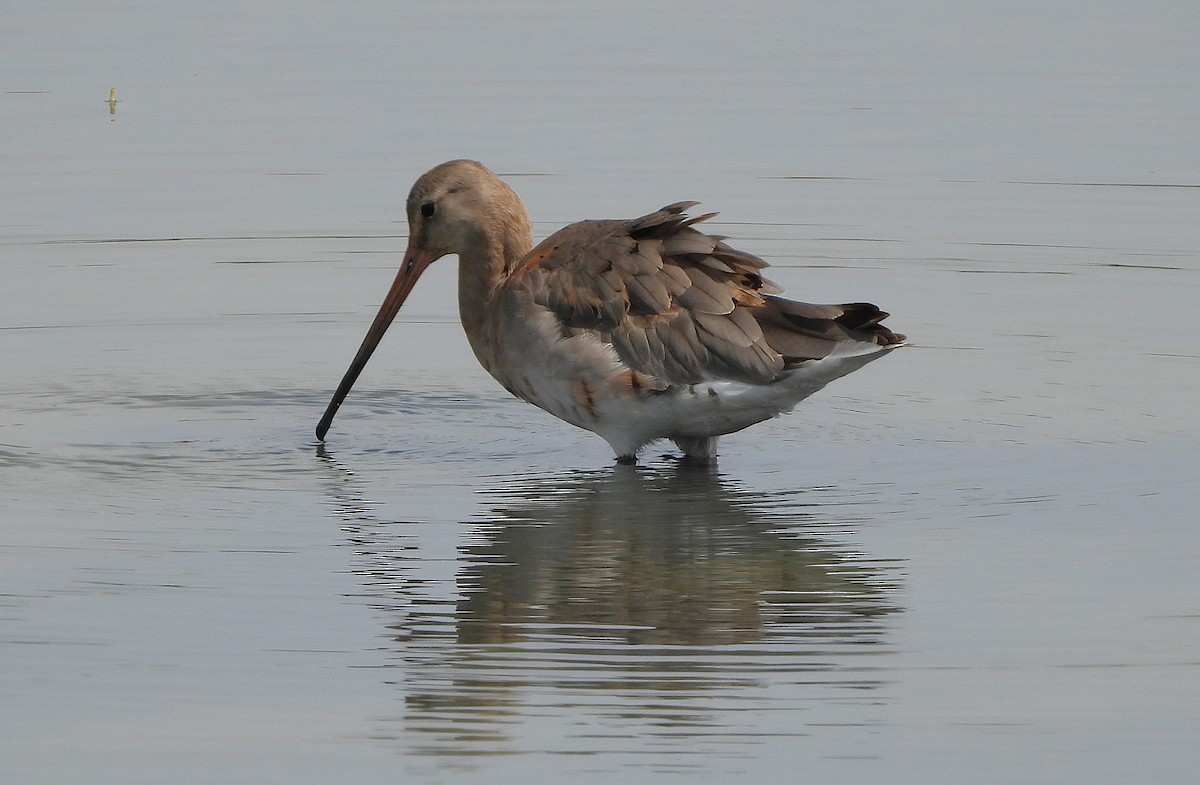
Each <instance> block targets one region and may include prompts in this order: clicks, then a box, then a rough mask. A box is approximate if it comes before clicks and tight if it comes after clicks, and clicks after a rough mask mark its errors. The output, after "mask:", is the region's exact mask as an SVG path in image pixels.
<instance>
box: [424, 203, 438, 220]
mask: <svg viewBox="0 0 1200 785" xmlns="http://www.w3.org/2000/svg"><path fill="white" fill-rule="evenodd" d="M435 212H437V205H436V204H434V203H433V202H426V203H425V204H423V205H421V215H423V216H425V217H426V218H432V217H433V214H434V213H435Z"/></svg>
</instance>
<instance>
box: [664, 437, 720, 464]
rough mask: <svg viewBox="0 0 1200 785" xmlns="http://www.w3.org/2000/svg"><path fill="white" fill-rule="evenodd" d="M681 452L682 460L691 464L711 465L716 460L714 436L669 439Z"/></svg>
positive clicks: (715, 439)
mask: <svg viewBox="0 0 1200 785" xmlns="http://www.w3.org/2000/svg"><path fill="white" fill-rule="evenodd" d="M671 441H673V442H675V446H676V447H678V448H679V449H680V450H682V451H683V459H684V460H685V461H688V462H691V463H713V462H715V461H716V460H717V437H716V436H676V437H673V438H672V439H671Z"/></svg>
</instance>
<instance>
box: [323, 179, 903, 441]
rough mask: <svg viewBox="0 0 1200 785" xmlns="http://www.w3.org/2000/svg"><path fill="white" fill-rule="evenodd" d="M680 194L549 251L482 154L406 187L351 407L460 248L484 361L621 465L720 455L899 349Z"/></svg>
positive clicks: (466, 308) (461, 305)
mask: <svg viewBox="0 0 1200 785" xmlns="http://www.w3.org/2000/svg"><path fill="white" fill-rule="evenodd" d="M695 205H696V202H679V203H676V204H672V205H668V206H666V207H664V208H662V209H661V210H658V211H657V212H653V213H650V214H649V215H643V216H642V217H641V218H634V219H632V220H608V221H581V222H579V223H575V224H571V225H570V226H567V227H565V228H564V229H561V230H559V231H558V232H556V233H554V234H552V235H551V236H550V237H548V238H546V239H545V240H544V241H542V243H541V244H539V245H537V246H536V247H535V246H534V244H533V230H532V227H531V225H530V222H529V215H528V213H527V212H526V211H525V206H524V205H523V204H522V203H521V200H520V198H519V197H518V196H517V195H516V193H515V192H513V190H512V189H511V188H509V187H508V185H507V184H505V182H504V181H503V180H501V179H500V178H499V177H497V176H496V175H495V174H493V173H492V172H490V171H489V170H488V169H486V168H485V167H484V166H483V165H482V164H479V163H477V162H475V161H465V160H460V161H449V162H447V163H444V164H441V165H440V166H437V167H434V168H433V169H431V170H430V171H429V172H427V173H425V174H424V175H422V176H421V178H420V179H419V180H417V182H416V184H415V185H413V188H412V192H411V193H409V195H408V205H407V208H408V225H409V241H408V249H407V250H406V251H405V252H404V260H403V262H402V264H401V266H400V272H399V273H398V274H397V275H396V280H395V282H394V283H393V284H392V288H391V290H390V291H389V292H388V294H387V297H386V298H385V299H384V301H383V306H382V307H381V308H380V310H379V314H378V315H377V316H376V317H375V321H374V323H372V325H371V327H370V329H369V330H368V331H367V335H366V338H365V339H364V340H363V342H362V346H361V347H360V348H359V350H358V354H357V355H356V356H355V358H354V360H353V362H352V363H351V364H350V368H349V370H347V371H346V375H345V376H344V377H343V379H342V382H341V384H340V385H339V386H338V388H337V391H336V392H335V393H334V395H333V399H332V400H331V401H330V402H329V407H328V408H327V409H326V410H325V415H324V416H323V417H322V418H321V421H320V423H319V424H318V425H317V438H318V439H320V440H322V441H324V439H325V434H326V432H327V431H328V430H329V425H330V423H331V422H332V420H333V416H334V414H336V413H337V410H338V407H339V406H340V405H341V403H342V401H343V400H344V399H345V397H346V394H347V393H349V392H350V388H351V387H352V386H353V385H354V381H355V379H357V378H358V375H359V373H360V372H361V371H362V369H363V367H364V366H365V365H366V363H367V360H368V359H369V358H370V356H371V353H372V352H373V351H374V350H375V347H376V346H377V345H378V344H379V339H380V338H382V337H383V333H384V331H385V330H387V328H388V325H389V324H391V322H392V320H393V319H394V318H395V316H396V313H397V312H398V311H399V310H400V306H401V305H403V304H404V300H405V298H407V297H408V294H409V292H410V291H412V288H413V285H414V284H416V282H417V278H419V277H420V276H421V273H422V272H424V271H425V269H426V268H427V267H428V266H429V265H430V264H431V263H433V262H434V261H436V260H437V259H439V258H441V257H443V256H446V255H447V254H457V255H458V259H459V263H458V310H459V315H460V316H461V318H462V324H463V328H464V329H465V330H466V334H467V339H468V340H469V341H470V344H471V348H472V350H474V352H475V356H476V357H477V358H479V362H480V363H481V364H482V365H483V367H484V368H485V369H486V370H487V371H488V373H490V374H491V375H492V376H494V377H495V378H496V380H497V381H498V382H500V384H502V385H504V387H505V389H507V390H508V391H509V392H511V393H512V394H513V395H515V396H517V397H518V398H521V399H523V400H526V401H528V402H530V403H532V404H534V405H535V406H538V407H540V408H542V409H545V410H546V411H548V412H550V413H551V414H553V415H555V416H556V417H559V418H561V419H563V420H566V421H567V422H569V423H571V424H572V425H577V426H579V427H580V428H585V429H587V430H589V431H592V432H594V433H596V434H599V435H600V436H602V437H603V438H604V439H605V440H606V441H607V442H608V443H609V445H610V446H611V447H612V449H613V451H614V452H615V453H616V455H617V460H618V461H620V462H622V463H633V462H634V461H635V460H636V456H637V452H638V450H639V449H641V448H642V447H644V446H645V445H647V444H649V443H650V442H653V441H655V440H658V439H671V440H673V441H674V442H675V444H676V445H677V446H678V447H679V449H680V450H682V451H683V454H684V457H685V458H686V459H690V460H695V461H699V462H708V461H711V460H712V459H713V458H714V457H715V456H716V446H717V438H718V437H719V436H721V435H722V434H727V433H733V432H734V431H740V430H742V429H743V428H746V427H747V426H750V425H753V424H754V423H757V422H761V421H763V420H767V419H770V418H771V417H775V416H776V415H779V414H782V413H784V412H788V411H791V409H792V408H793V407H794V406H795V405H796V404H797V403H798V402H799V401H801V400H802V399H804V398H806V397H808V396H809V395H811V394H813V393H814V392H816V391H817V390H820V389H821V388H822V387H824V386H825V385H826V384H828V383H829V382H830V381H832V380H834V379H836V378H838V377H839V376H845V375H846V374H848V373H850V372H851V371H854V370H857V369H858V368H861V367H862V366H863V365H866V364H867V363H868V362H870V361H871V360H874V359H876V358H877V357H881V356H882V355H884V354H886V353H887V352H889V351H891V350H892V349H895V348H896V347H898V346H901V345H903V343H904V341H905V338H904V336H903V335H899V334H897V333H894V332H892V331H891V330H889V329H887V328H886V327H884V326H882V325H881V324H880V322H881V321H882V320H883V319H884V318H885V317H886V316H887V314H886V313H884V312H882V311H880V310H879V309H878V308H876V307H875V306H874V305H871V304H869V303H848V304H843V305H812V304H809V303H802V302H796V301H794V300H787V299H784V298H782V297H780V296H779V295H780V294H782V293H783V290H782V289H780V288H779V287H778V286H776V285H775V284H773V283H771V282H770V281H768V280H767V279H765V278H763V276H762V274H761V271H762V269H763V268H765V267H766V266H767V263H766V262H764V261H763V260H761V259H759V258H758V257H756V256H752V255H751V254H748V253H744V252H742V251H738V250H735V249H733V248H731V247H729V246H728V245H726V244H725V242H724V240H725V238H724V237H720V236H714V235H708V234H704V233H702V232H700V231H698V230H697V229H695V228H694V226H695V224H697V223H699V222H701V221H703V220H705V219H707V218H711V217H712V216H713V215H715V213H710V214H707V215H701V216H698V217H695V218H689V217H688V216H687V215H686V214H685V213H684V211H685V210H687V209H688V208H691V207H693V206H695Z"/></svg>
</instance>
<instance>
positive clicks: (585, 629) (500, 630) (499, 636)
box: [457, 463, 892, 646]
mask: <svg viewBox="0 0 1200 785" xmlns="http://www.w3.org/2000/svg"><path fill="white" fill-rule="evenodd" d="M485 494H486V495H487V496H490V497H492V498H494V499H497V500H498V503H497V504H496V505H495V506H494V507H493V508H492V509H491V510H490V511H489V513H488V514H486V515H485V516H484V518H483V521H482V524H483V525H482V527H481V529H480V531H479V533H478V537H477V539H476V541H475V542H473V543H470V544H468V545H466V546H465V547H464V548H463V549H462V561H463V567H462V569H461V571H460V574H459V580H458V585H459V590H460V591H461V592H462V599H460V600H459V602H458V606H457V617H458V628H457V631H458V637H459V640H460V642H463V643H489V644H495V643H513V642H517V641H521V640H524V639H527V638H529V637H530V636H542V635H545V634H547V633H556V634H562V635H570V636H579V637H599V638H605V639H609V640H621V641H624V642H626V643H630V644H644V643H652V644H663V645H690V646H708V645H721V644H730V643H744V642H747V641H755V640H761V639H764V638H765V637H768V636H771V635H778V634H780V633H783V632H784V631H785V628H786V630H787V632H788V634H796V635H801V636H809V635H812V634H813V633H814V632H818V631H819V632H820V634H821V635H827V634H828V633H829V629H828V625H837V626H838V627H839V631H838V634H839V635H840V636H865V638H873V637H874V636H876V635H877V634H878V632H879V628H878V626H877V625H874V624H872V620H873V619H875V618H876V617H878V616H879V615H881V614H884V613H887V612H888V611H890V610H892V608H891V606H890V605H889V604H888V602H887V600H886V594H887V592H886V587H885V586H884V585H882V584H881V583H880V582H879V581H878V580H876V577H877V576H872V575H871V569H872V568H871V566H870V565H865V564H862V563H860V562H858V561H856V560H854V559H851V558H849V557H848V554H844V553H839V552H838V549H837V547H836V546H831V545H827V544H822V542H821V540H820V539H819V538H817V537H814V536H812V535H811V534H806V532H809V531H811V530H813V529H819V526H820V523H819V520H818V518H817V515H816V514H815V513H814V512H813V510H815V509H816V507H815V506H807V505H805V504H804V503H803V501H802V495H796V494H788V495H781V496H778V497H776V498H774V499H772V498H764V497H762V496H759V495H757V494H752V493H749V492H747V491H745V490H742V489H740V488H738V487H737V486H736V485H734V484H731V483H728V482H723V481H721V479H720V478H719V476H718V475H717V474H716V473H715V472H714V471H712V470H711V469H706V468H703V467H697V466H692V465H688V464H685V463H679V464H675V465H672V466H670V467H669V468H667V469H666V470H664V471H644V470H643V471H639V470H638V469H635V468H632V467H622V466H618V467H614V468H613V469H612V470H610V471H602V472H592V471H589V472H577V473H572V474H567V475H552V476H548V477H520V478H517V479H515V480H508V481H505V482H503V483H501V484H499V485H498V486H497V487H495V488H492V489H490V490H488V491H485ZM806 626H807V627H808V629H805V627H806Z"/></svg>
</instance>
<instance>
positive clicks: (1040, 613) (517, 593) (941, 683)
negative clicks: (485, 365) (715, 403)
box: [0, 2, 1200, 785]
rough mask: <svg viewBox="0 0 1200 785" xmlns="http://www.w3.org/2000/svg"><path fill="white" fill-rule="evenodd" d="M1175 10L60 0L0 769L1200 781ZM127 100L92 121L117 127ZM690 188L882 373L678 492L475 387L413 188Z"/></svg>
mask: <svg viewBox="0 0 1200 785" xmlns="http://www.w3.org/2000/svg"><path fill="white" fill-rule="evenodd" d="M1196 40H1200V10H1198V9H1197V7H1196V6H1195V4H1193V3H1189V2H1162V3H1126V2H1102V3H1083V2H1074V3H1072V2H1062V3H1024V2H1016V3H1005V4H995V5H982V4H970V5H968V4H958V3H940V2H918V3H890V2H884V3H872V4H828V3H756V4H753V5H746V6H744V7H743V6H737V7H735V6H731V5H729V4H728V3H709V2H693V3H688V4H684V5H678V4H671V5H666V4H664V5H651V4H644V3H607V4H585V3H576V2H567V3H560V4H556V5H553V6H551V5H547V4H544V3H504V2H502V3H474V2H452V3H430V4H418V3H360V4H354V5H351V6H334V5H333V4H318V3H309V2H301V3H253V4H241V3H227V2H214V3H207V4H203V5H200V4H195V5H184V4H156V3H112V4H83V3H51V4H42V5H29V6H18V5H16V4H12V5H10V6H9V7H7V8H6V10H5V12H4V24H3V26H2V27H0V134H2V135H3V136H2V139H3V141H2V142H0V205H2V206H3V211H2V213H0V306H2V307H0V358H2V360H3V374H2V377H0V406H2V407H3V412H4V416H3V417H2V418H0V761H2V763H0V767H2V768H3V770H4V776H3V779H4V780H5V781H6V782H13V783H62V782H88V783H106V782H112V783H122V785H129V783H156V784H161V783H188V782H204V783H210V782H220V781H224V782H248V781H253V782H259V783H273V782H281V783H282V782H287V783H307V782H314V783H315V782H322V783H325V782H364V781H369V780H370V781H400V782H422V783H425V782H429V783H441V782H444V783H471V782H488V783H512V782H520V783H525V782H528V781H530V780H531V779H533V780H534V781H565V780H568V779H569V780H571V781H574V782H596V783H608V782H613V781H617V780H619V779H623V780H630V781H635V782H674V781H685V782H729V781H732V780H733V779H734V778H738V780H739V781H746V782H762V783H776V782H778V783H789V782H798V781H811V782H826V783H838V782H845V783H861V782H864V781H872V780H873V781H879V782H891V783H960V782H977V783H989V782H995V783H1014V782H1021V783H1040V782H1089V783H1128V782H1178V783H1187V782H1194V781H1195V780H1196V778H1197V776H1200V765H1198V764H1197V759H1196V755H1195V751H1194V747H1195V739H1196V738H1197V736H1198V735H1200V715H1198V713H1197V710H1196V698H1197V695H1198V694H1200V586H1198V583H1200V582H1198V581H1197V580H1196V571H1197V570H1196V568H1197V564H1198V561H1200V534H1198V531H1200V530H1198V528H1197V518H1198V517H1200V516H1198V511H1200V490H1197V488H1198V485H1197V475H1198V473H1200V471H1198V470H1200V417H1198V416H1197V413H1196V412H1197V398H1198V389H1200V353H1198V352H1197V350H1196V340H1195V328H1194V326H1193V324H1192V321H1193V318H1192V311H1193V310H1194V303H1195V302H1196V301H1197V299H1198V298H1200V261H1198V259H1197V257H1198V256H1200V231H1198V230H1197V216H1200V187H1198V186H1200V145H1197V144H1196V140H1197V139H1200V90H1197V85H1200V57H1197V55H1196V49H1195V41H1196ZM113 87H115V88H116V98H117V102H116V103H115V104H109V103H108V102H107V99H108V97H109V91H110V89H111V88H113ZM455 157H472V158H478V159H480V160H482V161H484V162H485V163H486V164H487V165H489V166H490V167H492V168H493V169H495V170H496V171H498V172H501V173H503V174H504V175H506V177H507V178H508V179H509V181H510V182H511V183H512V185H513V186H514V187H515V188H516V189H517V190H518V192H519V193H521V195H522V196H523V197H524V199H525V200H526V202H527V204H528V206H529V209H530V212H531V214H532V216H533V218H534V221H535V231H536V232H537V234H538V235H539V236H544V235H546V234H548V233H549V232H551V231H553V230H554V229H555V228H557V227H559V226H561V225H563V224H565V223H568V222H570V221H574V220H578V219H581V218H597V217H626V216H633V215H637V214H640V213H643V212H647V211H649V210H652V209H654V208H656V207H658V206H659V205H662V204H665V203H668V202H672V201H677V200H681V199H698V200H701V201H702V202H703V207H704V209H708V210H719V211H721V215H720V216H719V217H718V218H717V219H714V221H713V222H711V224H710V226H711V227H712V229H713V231H718V232H720V233H722V234H727V235H730V237H731V242H732V243H734V244H735V245H737V246H738V247H741V248H744V249H746V250H749V251H752V252H754V253H757V254H759V255H761V256H763V257H765V258H767V259H768V260H769V261H771V262H772V265H773V267H772V269H771V271H770V273H771V277H772V278H773V279H774V280H776V281H778V282H779V283H780V284H782V285H783V286H785V287H786V288H787V289H788V290H789V293H790V294H792V295H793V296H795V297H798V298H801V299H807V300H811V301H817V302H821V301H834V302H836V301H846V300H870V301H874V302H877V303H879V304H880V305H881V306H882V307H884V308H885V309H887V310H889V311H891V312H892V313H893V316H892V318H891V322H890V323H892V324H893V325H894V326H895V328H896V329H898V330H901V331H903V332H906V333H908V334H909V335H910V336H911V338H912V342H913V346H912V347H911V348H908V349H905V350H903V351H902V352H897V353H895V354H893V355H891V356H889V357H888V358H886V359H884V360H882V361H880V362H878V363H875V364H873V365H871V366H870V367H868V368H866V369H864V370H863V371H861V372H859V373H857V374H855V375H854V376H851V377H848V378H846V379H843V380H841V381H839V382H838V383H837V384H836V385H834V386H831V387H830V388H829V389H827V390H826V391H824V392H823V393H822V394H821V395H819V396H817V397H815V398H814V399H812V400H810V401H808V402H806V403H805V404H803V405H802V406H801V407H800V408H799V409H798V410H797V411H796V412H795V413H794V414H792V415H791V416H788V417H786V418H782V419H779V420H776V421H772V422H770V423H767V424H763V425H760V426H757V427H756V428H754V429H751V430H749V431H747V432H744V433H743V434H740V435H736V436H732V437H728V438H727V439H725V440H724V442H723V449H722V457H721V462H720V465H719V469H718V470H717V471H716V472H714V473H711V474H705V473H696V472H689V471H686V470H683V469H681V468H680V467H678V466H677V465H676V464H675V463H674V462H673V461H672V460H671V459H670V458H669V457H665V454H666V453H668V452H669V450H667V449H666V448H665V447H664V448H662V449H652V450H650V451H649V452H648V453H647V454H646V456H645V457H646V460H645V461H644V463H643V465H642V466H641V467H639V468H637V469H635V470H623V469H619V468H614V467H613V466H612V465H611V455H610V453H609V450H608V448H607V446H606V445H605V444H604V443H603V442H602V441H601V440H599V439H597V438H596V437H594V436H591V435H589V434H586V433H584V432H582V431H577V430H575V429H572V428H571V427H570V426H567V425H565V424H562V423H559V422H557V421H555V420H553V419H552V418H550V417H549V416H548V415H545V414H543V413H541V412H539V411H538V410H536V409H534V408H532V407H529V406H527V405H525V404H522V403H520V402H519V401H516V400H513V399H510V398H508V397H507V395H506V394H505V393H504V392H503V391H502V390H500V389H499V388H498V387H497V386H496V385H495V383H494V382H492V381H491V380H490V379H489V378H488V377H487V376H486V374H485V373H484V372H483V371H482V370H481V369H480V368H478V367H477V365H476V364H475V362H474V360H473V358H472V357H471V355H470V351H469V349H468V348H467V346H466V343H465V340H464V339H463V337H462V333H461V328H460V327H459V326H458V324H457V315H456V313H455V307H454V295H453V286H454V264H453V260H452V259H447V260H444V261H443V262H441V263H439V264H438V265H436V266H435V267H434V268H433V269H432V270H431V271H430V272H429V273H428V274H427V276H426V278H425V279H424V280H423V281H422V283H421V284H420V286H419V287H418V289H417V290H416V292H415V293H414V295H413V298H412V299H411V301H410V303H409V305H408V306H407V307H406V309H405V312H404V313H403V314H402V316H401V319H400V320H399V321H398V323H397V324H396V325H395V326H394V327H393V330H392V332H391V333H390V334H389V336H388V338H387V339H386V340H385V342H384V344H383V346H382V347H381V349H380V351H379V352H378V353H377V355H376V357H375V359H374V360H373V361H372V364H371V366H370V367H369V368H368V370H367V372H366V373H365V374H364V376H363V378H362V379H361V380H360V382H359V385H358V387H357V388H356V390H355V392H354V394H353V395H352V397H351V398H350V400H349V401H348V402H347V404H346V405H345V406H344V407H343V409H342V412H341V413H340V414H339V417H338V420H337V421H336V422H335V427H334V430H333V431H332V433H331V437H330V440H329V443H328V444H327V445H326V447H325V448H324V449H323V450H320V449H318V447H317V445H316V443H315V442H314V440H313V437H312V428H313V426H314V424H315V422H316V419H317V418H318V417H319V415H320V413H321V410H322V409H323V407H324V404H325V403H326V401H327V400H328V397H329V395H330V393H331V391H332V389H333V387H334V386H335V385H336V383H337V381H338V379H339V378H340V376H341V374H342V372H343V371H344V369H345V367H346V365H347V363H348V362H349V360H350V357H351V356H352V354H353V351H354V349H355V348H356V347H357V345H358V342H359V340H360V339H361V337H362V334H363V332H364V331H365V329H366V325H367V324H368V322H369V320H370V318H371V317H372V315H373V314H374V311H375V309H376V307H377V306H378V303H379V301H380V300H381V298H382V296H383V293H384V291H385V289H386V287H387V285H388V283H389V282H390V280H391V278H392V276H393V274H394V271H395V268H396V265H397V264H398V261H399V252H400V250H401V249H402V248H403V245H404V242H405V237H404V234H405V231H406V226H405V224H404V221H403V200H404V197H405V195H406V193H407V189H408V187H409V185H410V184H411V182H412V180H413V179H414V178H415V177H416V176H417V175H419V174H420V173H421V172H423V171H424V170H426V169H427V168H429V167H430V166H432V165H434V164H436V163H438V162H440V161H443V160H446V159H449V158H455Z"/></svg>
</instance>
